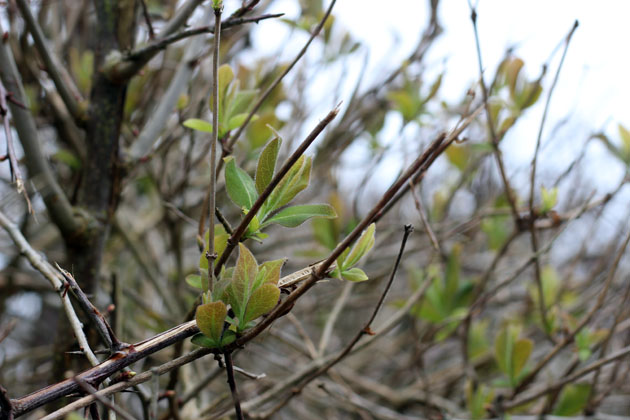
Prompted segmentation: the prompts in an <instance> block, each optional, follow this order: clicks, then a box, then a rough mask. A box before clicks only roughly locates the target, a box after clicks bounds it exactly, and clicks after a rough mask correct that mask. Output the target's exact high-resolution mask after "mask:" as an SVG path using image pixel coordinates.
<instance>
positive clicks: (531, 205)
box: [529, 20, 578, 341]
mask: <svg viewBox="0 0 630 420" xmlns="http://www.w3.org/2000/svg"><path fill="white" fill-rule="evenodd" d="M577 27H578V21H577V20H576V21H575V23H574V24H573V27H572V28H571V30H570V31H569V34H568V35H567V37H566V39H565V45H564V51H563V52H562V58H560V64H558V69H557V70H556V75H555V76H554V78H553V82H552V83H551V87H550V88H549V92H548V93H547V101H546V102H545V109H544V111H543V115H542V119H541V121H540V127H539V128H538V136H537V138H536V149H535V151H534V157H533V158H532V170H531V176H530V185H529V215H530V220H531V221H532V223H530V224H529V232H530V237H531V244H532V251H533V252H534V253H536V252H537V251H538V235H537V234H536V228H535V226H534V223H533V221H534V220H536V216H537V214H536V213H537V212H536V210H535V209H534V190H535V185H536V168H537V163H538V152H539V151H540V144H541V142H542V134H543V130H544V128H545V121H546V120H547V114H548V111H549V104H550V103H551V96H552V95H553V92H554V90H555V87H556V84H557V83H558V78H559V77H560V70H562V64H563V63H564V59H565V57H566V55H567V51H568V49H569V43H570V42H571V37H572V36H573V33H574V32H575V30H576V29H577ZM534 275H535V279H536V289H537V290H538V306H539V308H538V309H539V310H540V316H541V319H542V324H543V326H544V330H545V332H547V331H548V329H549V327H550V325H549V320H548V318H547V306H546V304H545V296H544V293H543V284H542V274H541V269H540V260H539V259H538V258H537V259H536V260H535V261H534ZM552 341H553V340H552Z"/></svg>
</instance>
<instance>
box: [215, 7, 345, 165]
mask: <svg viewBox="0 0 630 420" xmlns="http://www.w3.org/2000/svg"><path fill="white" fill-rule="evenodd" d="M336 2H337V0H332V2H331V3H330V6H328V9H327V10H326V13H324V16H323V17H322V19H321V20H320V21H319V24H318V25H317V26H316V27H315V29H314V30H313V33H312V34H311V36H310V38H309V39H308V41H306V44H304V47H302V49H301V50H300V52H298V54H297V55H296V56H295V58H294V59H293V61H291V63H290V64H289V65H288V66H287V67H286V68H285V69H284V71H283V72H282V73H280V74H279V75H278V77H276V79H275V80H274V81H273V82H272V83H271V84H270V85H269V87H268V88H267V89H266V90H265V91H264V92H263V94H262V95H260V98H258V101H257V102H256V104H255V105H254V107H253V108H252V109H251V110H250V111H249V114H248V115H247V118H245V122H243V124H241V126H240V127H239V128H238V130H237V131H236V133H234V135H233V136H230V138H229V140H228V141H227V142H226V147H225V148H224V149H223V152H224V154H225V153H226V152H227V153H230V152H231V150H232V148H233V147H234V145H235V144H236V142H237V141H238V138H239V137H240V136H241V134H243V131H244V130H245V128H247V125H248V124H249V122H250V121H251V120H252V118H253V117H254V114H255V113H256V111H258V109H259V108H260V107H261V105H262V104H263V102H265V99H267V97H268V96H269V95H270V94H271V92H273V90H274V89H275V88H276V87H277V86H278V85H279V84H280V82H281V81H282V79H284V77H285V76H286V75H287V74H288V73H289V72H290V71H291V70H292V69H293V67H294V66H295V65H296V64H297V62H298V61H300V59H301V58H302V56H303V55H304V54H305V53H306V50H307V49H308V47H309V46H310V45H311V42H313V40H314V39H315V37H316V36H317V35H318V34H319V32H320V31H321V30H322V28H323V27H324V24H325V23H326V20H327V19H328V16H330V13H331V12H332V9H333V7H334V6H335V3H336ZM222 162H223V160H221V162H219V170H220V169H221V164H222Z"/></svg>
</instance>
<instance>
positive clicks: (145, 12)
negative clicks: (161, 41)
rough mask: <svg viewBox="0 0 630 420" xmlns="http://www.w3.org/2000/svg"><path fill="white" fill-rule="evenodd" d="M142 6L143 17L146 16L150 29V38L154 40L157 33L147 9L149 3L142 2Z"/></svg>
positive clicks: (145, 19)
mask: <svg viewBox="0 0 630 420" xmlns="http://www.w3.org/2000/svg"><path fill="white" fill-rule="evenodd" d="M140 6H141V7H142V16H144V21H145V22H146V24H147V28H148V29H149V38H150V39H153V38H155V32H154V31H153V23H151V16H149V9H147V2H146V1H145V0H140Z"/></svg>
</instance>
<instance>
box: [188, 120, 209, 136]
mask: <svg viewBox="0 0 630 420" xmlns="http://www.w3.org/2000/svg"><path fill="white" fill-rule="evenodd" d="M182 125H183V126H184V127H187V128H192V129H193V130H197V131H203V132H204V133H212V123H209V122H208V121H205V120H200V119H199V118H189V119H187V120H186V121H184V122H183V123H182Z"/></svg>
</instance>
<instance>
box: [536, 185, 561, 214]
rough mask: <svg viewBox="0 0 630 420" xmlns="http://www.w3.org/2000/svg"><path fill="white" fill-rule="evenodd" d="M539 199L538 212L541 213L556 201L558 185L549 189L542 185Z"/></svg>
mask: <svg viewBox="0 0 630 420" xmlns="http://www.w3.org/2000/svg"><path fill="white" fill-rule="evenodd" d="M540 200H541V206H540V212H541V213H542V214H545V213H547V212H549V211H550V210H551V209H553V208H554V207H555V205H556V204H557V203H558V187H555V188H552V189H551V190H548V189H547V188H545V187H542V188H541V190H540Z"/></svg>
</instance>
